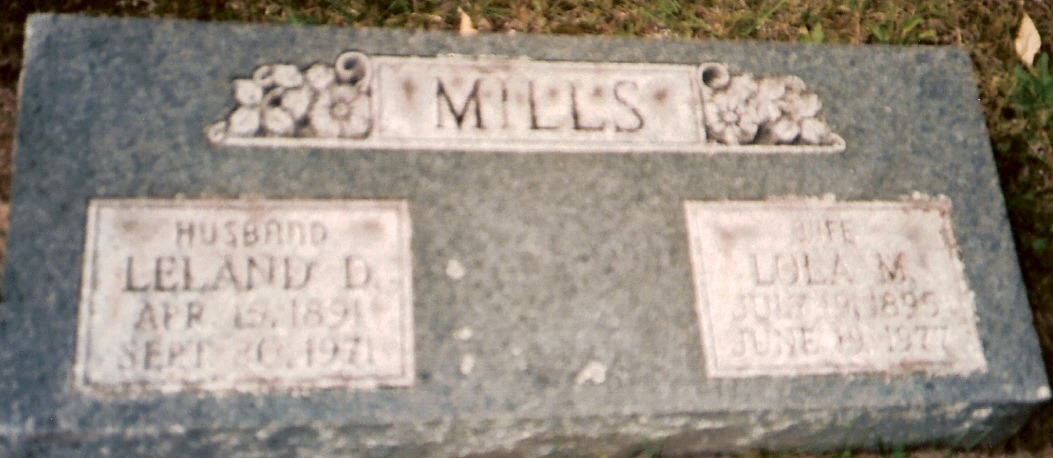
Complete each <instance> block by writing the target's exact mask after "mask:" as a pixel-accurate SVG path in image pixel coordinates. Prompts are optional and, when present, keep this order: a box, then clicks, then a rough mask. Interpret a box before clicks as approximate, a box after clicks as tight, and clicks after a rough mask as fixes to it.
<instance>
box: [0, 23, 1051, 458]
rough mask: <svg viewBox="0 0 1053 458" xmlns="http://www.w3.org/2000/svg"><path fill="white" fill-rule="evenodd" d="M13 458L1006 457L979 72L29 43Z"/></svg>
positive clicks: (1020, 403)
mask: <svg viewBox="0 0 1053 458" xmlns="http://www.w3.org/2000/svg"><path fill="white" fill-rule="evenodd" d="M20 89H21V92H20V95H21V98H20V115H19V116H20V118H19V131H18V136H17V143H16V150H17V154H16V155H15V171H16V175H15V180H14V187H13V197H12V211H11V231H10V234H9V239H8V243H9V245H8V257H7V265H6V268H5V279H4V285H3V304H2V307H0V455H2V456H18V457H21V456H122V457H129V456H158V455H162V456H330V455H332V456H343V455H352V454H353V455H354V456H376V457H379V456H414V457H418V456H436V457H440V456H469V455H473V454H483V453H503V454H506V455H511V456H561V455H574V456H580V455H582V454H591V455H600V454H609V455H618V454H624V455H631V454H632V453H634V452H635V451H638V450H640V447H643V446H650V445H655V444H659V445H660V446H661V449H662V451H663V453H680V452H741V451H751V450H805V451H821V450H833V449H836V450H840V449H844V448H848V447H861V448H881V447H895V446H900V445H902V446H911V445H918V444H935V445H945V446H965V445H969V444H972V443H976V442H988V443H993V442H998V441H1000V440H1003V439H1004V438H1006V437H1008V436H1009V435H1010V434H1012V433H1013V432H1014V431H1015V430H1016V429H1018V428H1019V426H1020V425H1021V424H1023V422H1024V421H1025V420H1026V419H1027V417H1028V415H1029V414H1030V413H1031V412H1032V411H1033V410H1034V409H1035V408H1037V407H1038V406H1040V405H1042V404H1043V403H1045V402H1047V401H1048V400H1049V398H1050V394H1051V393H1050V389H1049V385H1048V382H1047V380H1046V375H1045V374H1046V373H1045V369H1044V368H1043V366H1042V360H1041V357H1040V353H1039V347H1038V343H1037V339H1036V336H1035V332H1034V329H1033V327H1032V324H1031V315H1030V312H1029V309H1028V304H1027V298H1026V294H1025V290H1024V287H1023V283H1022V280H1021V276H1020V271H1019V266H1018V264H1017V260H1016V255H1015V251H1014V247H1013V241H1012V237H1011V232H1010V227H1009V224H1008V221H1007V218H1006V211H1005V204H1004V199H1003V197H1002V194H1001V191H1000V188H999V185H998V179H997V174H996V170H995V167H994V163H993V158H992V154H991V150H990V145H989V138H988V137H987V134H986V130H985V128H984V120H983V117H982V115H981V112H980V107H979V106H978V105H977V103H976V98H977V97H976V89H975V84H974V82H973V79H972V73H971V66H970V62H969V59H968V56H967V54H966V53H964V52H962V51H960V50H955V49H949V48H937V47H926V48H893V47H876V48H871V47H847V46H809V45H789V44H759V43H707V42H687V41H683V42H681V41H640V40H628V39H619V38H570V37H543V36H515V37H509V36H478V37H473V38H465V37H458V36H453V35H445V34H430V33H408V32H401V31H390V30H351V29H337V28H324V27H288V26H262V25H237V24H218V23H217V24H206V23H195V22H184V21H152V20H140V19H99V18H85V17H76V16H62V15H57V16H56V15H36V16H33V17H31V18H30V20H29V24H28V32H27V43H26V62H25V66H24V73H23V75H22V80H21V88H20Z"/></svg>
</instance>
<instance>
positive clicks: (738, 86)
mask: <svg viewBox="0 0 1053 458" xmlns="http://www.w3.org/2000/svg"><path fill="white" fill-rule="evenodd" d="M702 81H703V85H702V87H703V90H702V93H703V114H704V115H705V120H706V132H707V134H708V136H709V138H710V139H711V140H714V141H716V142H718V143H723V144H726V145H748V144H761V145H773V144H775V145H790V144H795V145H829V144H832V143H834V141H835V135H834V134H833V132H831V130H830V128H829V127H828V126H827V125H826V123H825V122H823V120H822V119H821V118H820V117H819V110H820V109H821V108H822V103H820V102H819V96H818V95H816V94H815V93H812V92H808V90H807V88H806V87H805V84H804V81H802V80H801V79H800V78H798V77H796V76H773V77H762V78H756V77H754V76H753V75H750V74H748V73H747V74H742V75H736V76H730V75H729V74H728V73H727V70H726V69H725V68H724V67H723V66H718V65H711V66H709V67H708V68H705V67H704V68H703V69H702Z"/></svg>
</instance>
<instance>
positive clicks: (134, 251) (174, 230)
mask: <svg viewBox="0 0 1053 458" xmlns="http://www.w3.org/2000/svg"><path fill="white" fill-rule="evenodd" d="M87 225H88V226H87V242H86V248H85V261H84V262H85V264H84V279H83V285H82V294H81V303H80V315H79V329H78V339H77V350H78V353H77V365H76V376H75V386H76V387H77V388H78V389H80V390H82V391H85V392H89V393H95V394H118V395H122V394H123V395H130V394H138V393H143V392H174V391H183V390H242V391H252V390H260V389H269V390H273V389H294V390H298V389H314V388H327V387H350V388H373V387H378V386H406V385H410V384H412V383H413V377H414V375H413V374H414V373H413V333H412V323H413V319H412V307H411V306H412V293H411V290H410V288H411V281H410V271H411V267H410V262H411V259H410V251H409V234H410V228H409V215H408V211H407V205H406V203H405V202H401V201H277V200H238V201H223V200H197V201H194V200H136V199H123V200H93V201H92V202H91V203H90V205H89V208H88V222H87Z"/></svg>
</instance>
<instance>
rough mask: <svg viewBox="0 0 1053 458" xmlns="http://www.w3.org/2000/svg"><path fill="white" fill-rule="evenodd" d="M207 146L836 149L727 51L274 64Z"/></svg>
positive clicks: (358, 56)
mask: <svg viewBox="0 0 1053 458" xmlns="http://www.w3.org/2000/svg"><path fill="white" fill-rule="evenodd" d="M232 86H233V95H234V99H235V102H236V106H235V107H234V108H233V109H232V110H231V111H230V112H229V114H228V115H227V116H226V117H225V119H223V120H222V121H220V122H218V123H216V124H213V125H212V126H210V127H209V128H208V129H207V135H208V137H209V139H210V140H211V141H212V143H213V144H217V145H234V146H270V147H329V148H349V149H422V150H466V151H498V152H563V153H574V152H616V153H630V152H681V153H767V154H771V153H837V152H841V151H844V148H845V142H844V140H843V139H842V138H841V137H840V136H838V135H837V134H836V133H834V132H833V131H832V130H831V129H830V127H828V126H827V125H826V122H825V121H824V119H823V117H822V116H821V115H820V109H821V107H822V104H821V102H820V100H819V96H818V95H816V94H815V93H813V92H811V91H809V90H808V89H807V87H806V85H805V83H804V81H802V80H801V79H800V78H798V77H796V76H786V75H783V76H765V77H754V76H753V75H751V74H748V73H747V74H735V75H733V74H732V73H731V72H730V71H729V70H728V69H727V67H725V66H724V65H723V64H719V63H703V64H701V65H672V64H647V63H631V64H630V63H605V62H547V61H533V60H529V59H523V58H519V59H510V58H499V57H480V58H469V57H465V56H440V57H434V58H424V57H392V56H375V57H370V56H367V55H365V54H362V53H358V52H346V53H343V54H341V55H340V56H338V57H337V59H336V61H335V62H334V63H332V64H330V63H314V64H310V65H302V66H298V65H295V64H267V65H263V66H260V67H259V68H257V69H256V70H255V72H253V74H252V75H251V77H242V78H237V79H234V81H233V84H232Z"/></svg>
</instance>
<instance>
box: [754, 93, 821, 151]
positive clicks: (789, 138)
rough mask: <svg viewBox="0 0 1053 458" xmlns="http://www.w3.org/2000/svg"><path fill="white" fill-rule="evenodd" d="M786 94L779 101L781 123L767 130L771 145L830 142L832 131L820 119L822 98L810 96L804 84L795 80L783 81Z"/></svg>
mask: <svg viewBox="0 0 1053 458" xmlns="http://www.w3.org/2000/svg"><path fill="white" fill-rule="evenodd" d="M782 79H783V81H784V86H785V88H786V91H785V94H783V95H782V97H780V99H779V100H778V107H779V110H780V112H781V115H780V116H779V119H778V120H776V121H775V122H773V123H772V124H771V125H770V126H768V127H767V128H766V129H765V130H766V132H767V134H768V136H769V138H770V141H771V142H773V143H777V144H789V143H795V142H797V143H802V144H809V145H816V144H823V143H827V142H828V141H829V136H830V128H829V127H827V125H826V123H824V122H823V121H821V120H819V119H817V116H818V115H819V110H820V109H821V108H822V103H821V102H820V101H819V96H818V95H816V94H814V93H810V92H807V91H806V89H805V85H804V81H801V79H800V78H797V77H795V76H791V77H784V78H782Z"/></svg>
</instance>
